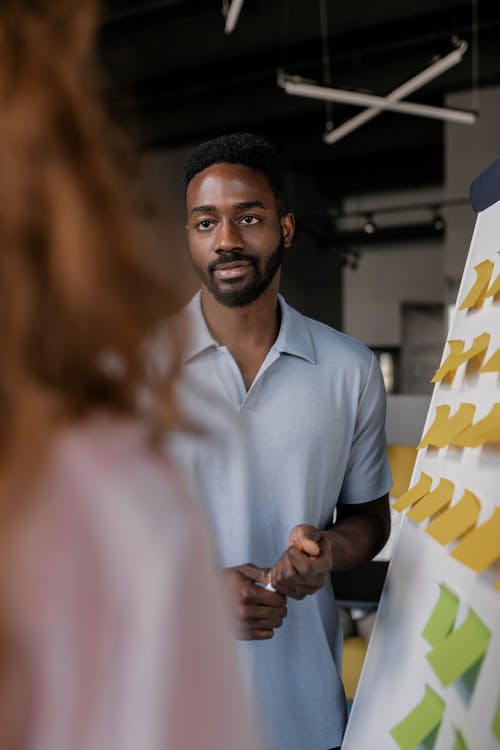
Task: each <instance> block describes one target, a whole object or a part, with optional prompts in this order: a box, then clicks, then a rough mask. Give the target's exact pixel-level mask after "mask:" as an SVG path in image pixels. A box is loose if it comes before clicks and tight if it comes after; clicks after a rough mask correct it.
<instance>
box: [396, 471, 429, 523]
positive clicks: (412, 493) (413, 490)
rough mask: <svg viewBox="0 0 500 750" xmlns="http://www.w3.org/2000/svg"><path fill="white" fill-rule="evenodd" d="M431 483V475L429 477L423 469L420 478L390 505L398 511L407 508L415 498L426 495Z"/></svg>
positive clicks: (418, 498)
mask: <svg viewBox="0 0 500 750" xmlns="http://www.w3.org/2000/svg"><path fill="white" fill-rule="evenodd" d="M431 485H432V477H430V476H429V475H428V474H426V473H425V472H424V471H421V472H420V479H419V480H418V482H417V483H416V484H414V485H413V487H410V489H409V490H408V491H407V492H405V494H404V495H401V497H400V498H399V500H396V502H395V503H393V505H392V507H393V508H394V510H397V511H398V512H399V513H401V511H403V510H406V508H409V507H410V505H413V504H414V503H416V502H417V500H420V498H421V497H423V496H424V495H427V493H428V492H429V490H430V488H431Z"/></svg>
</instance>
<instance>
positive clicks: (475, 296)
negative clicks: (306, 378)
mask: <svg viewBox="0 0 500 750" xmlns="http://www.w3.org/2000/svg"><path fill="white" fill-rule="evenodd" d="M491 169H493V172H492V171H491V170H488V181H489V182H488V184H489V188H490V193H489V195H491V185H492V184H493V183H495V180H496V185H497V194H496V202H493V203H492V202H491V200H490V199H488V201H486V203H485V205H486V204H487V205H486V207H484V209H483V210H481V211H480V213H479V214H478V216H477V221H476V226H475V230H474V234H473V237H472V242H471V246H470V250H469V255H468V258H467V262H466V266H465V270H464V274H463V277H462V283H461V286H460V290H459V293H458V298H457V304H456V306H455V311H454V314H453V316H452V321H451V326H450V331H449V332H448V336H447V342H446V344H445V347H444V351H443V356H442V359H441V362H436V374H435V376H434V378H433V382H434V383H435V386H434V392H433V396H432V399H431V403H430V406H429V412H428V415H427V420H426V423H425V426H424V429H423V434H422V440H421V442H420V445H419V449H418V455H417V459H416V462H415V467H414V471H413V475H412V479H411V482H410V487H409V490H408V492H406V493H405V494H404V495H402V496H401V497H400V498H398V500H397V501H396V502H395V503H394V505H393V507H394V508H395V510H397V511H399V512H400V513H401V514H402V515H403V516H404V518H403V522H402V524H401V529H400V532H399V537H398V540H397V543H396V546H395V550H394V553H393V557H392V560H391V563H390V566H389V571H388V575H387V580H386V584H385V588H384V591H383V594H382V598H381V602H380V606H379V610H378V614H377V620H376V623H375V628H374V631H373V634H372V637H371V640H370V644H369V647H368V653H367V657H366V660H365V665H364V668H363V672H362V675H361V679H360V682H359V685H358V690H357V693H356V696H355V699H354V704H353V708H352V712H351V716H350V720H349V724H348V727H347V731H346V735H345V737H344V742H343V744H342V750H360V749H364V748H380V749H381V750H398V748H400V750H416V749H417V748H419V749H421V748H426V749H427V750H432V749H434V750H459V749H460V748H470V750H473V749H476V750H500V160H497V162H496V163H495V165H493V167H492V168H491ZM494 170H497V171H496V172H495V173H494ZM479 179H481V178H479ZM492 180H493V183H492ZM476 182H479V181H476ZM473 194H474V196H475V200H476V203H475V205H477V196H478V194H480V185H479V187H478V185H477V184H476V183H475V188H474V191H473Z"/></svg>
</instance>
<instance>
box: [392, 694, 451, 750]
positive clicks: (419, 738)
mask: <svg viewBox="0 0 500 750" xmlns="http://www.w3.org/2000/svg"><path fill="white" fill-rule="evenodd" d="M444 706H445V704H444V700H442V698H440V697H439V695H438V694H437V693H435V692H434V690H433V689H432V688H430V687H429V685H426V686H425V694H424V697H423V698H422V700H421V701H420V703H419V704H418V705H417V706H415V708H414V709H413V710H412V711H410V713H409V714H408V715H407V716H406V717H405V718H404V719H403V721H400V722H399V724H396V726H395V727H393V728H392V729H391V735H392V736H393V737H394V739H395V740H396V742H397V743H398V745H399V747H400V748H401V750H414V748H416V747H418V745H420V744H421V743H422V742H423V741H424V740H425V739H426V737H428V736H429V735H430V734H432V732H434V731H436V730H437V729H438V727H439V725H440V724H441V719H442V718H443V713H444Z"/></svg>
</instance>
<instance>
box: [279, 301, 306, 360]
mask: <svg viewBox="0 0 500 750" xmlns="http://www.w3.org/2000/svg"><path fill="white" fill-rule="evenodd" d="M278 301H279V304H280V308H281V326H280V330H279V333H278V338H277V339H276V341H275V342H274V347H275V349H277V350H278V351H279V352H280V354H281V353H283V354H291V355H292V356H294V357H300V358H301V359H305V360H307V362H311V364H313V365H315V364H316V352H315V351H314V344H313V340H312V338H311V333H310V331H309V326H308V325H307V320H306V318H305V317H304V316H303V315H301V314H300V313H299V312H297V310H294V308H293V307H290V305H287V303H286V302H285V300H284V298H283V297H282V295H281V294H278Z"/></svg>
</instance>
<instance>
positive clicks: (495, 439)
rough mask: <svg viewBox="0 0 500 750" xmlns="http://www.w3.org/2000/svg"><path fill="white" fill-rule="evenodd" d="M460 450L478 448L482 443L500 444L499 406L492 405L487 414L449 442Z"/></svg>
mask: <svg viewBox="0 0 500 750" xmlns="http://www.w3.org/2000/svg"><path fill="white" fill-rule="evenodd" d="M450 443H451V444H452V445H458V446H460V447H461V448H478V447H479V446H480V445H484V443H500V404H493V406H492V407H491V409H490V411H489V412H488V414H487V415H486V416H485V417H483V419H480V420H479V422H476V423H475V424H473V425H472V426H471V427H468V429H466V430H463V431H462V432H461V433H459V434H458V435H457V436H456V437H454V438H453V439H452V440H450Z"/></svg>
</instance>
